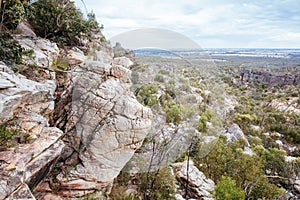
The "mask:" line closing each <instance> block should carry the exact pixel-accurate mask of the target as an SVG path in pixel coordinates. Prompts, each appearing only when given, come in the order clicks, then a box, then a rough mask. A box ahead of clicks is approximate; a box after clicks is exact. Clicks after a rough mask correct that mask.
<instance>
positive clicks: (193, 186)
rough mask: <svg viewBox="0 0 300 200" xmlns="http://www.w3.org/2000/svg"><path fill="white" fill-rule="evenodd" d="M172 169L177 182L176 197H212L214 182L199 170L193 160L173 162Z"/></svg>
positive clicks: (210, 198)
mask: <svg viewBox="0 0 300 200" xmlns="http://www.w3.org/2000/svg"><path fill="white" fill-rule="evenodd" d="M172 169H173V172H174V175H175V177H176V179H177V181H178V183H179V188H178V189H177V192H179V194H177V195H176V199H203V200H213V199H214V197H213V195H212V191H213V190H214V189H215V183H214V182H213V180H211V179H209V178H207V177H206V176H205V175H204V174H203V173H202V172H201V171H199V169H198V168H197V167H196V166H195V165H194V162H193V161H191V160H190V161H189V162H188V161H184V162H181V163H174V164H172ZM187 183H188V184H187ZM186 185H187V188H186ZM186 191H187V192H186ZM183 197H184V198H183Z"/></svg>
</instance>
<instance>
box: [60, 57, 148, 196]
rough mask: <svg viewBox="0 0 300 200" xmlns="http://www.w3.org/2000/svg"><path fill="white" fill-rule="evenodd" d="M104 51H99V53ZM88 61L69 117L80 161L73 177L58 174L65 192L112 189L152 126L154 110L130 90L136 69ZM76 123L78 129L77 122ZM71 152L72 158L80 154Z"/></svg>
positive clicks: (78, 73) (76, 76) (77, 74)
mask: <svg viewBox="0 0 300 200" xmlns="http://www.w3.org/2000/svg"><path fill="white" fill-rule="evenodd" d="M99 55H100V56H101V55H104V54H98V56H99ZM107 58H109V57H108V56H107V55H105V58H99V57H98V58H95V59H96V60H98V61H86V62H85V63H84V64H83V65H82V66H80V67H78V68H77V69H76V70H75V71H74V73H73V82H74V87H73V90H72V91H73V99H72V113H71V117H70V120H69V122H68V125H67V126H68V127H69V128H68V129H69V130H73V131H70V132H69V134H68V135H69V138H73V139H74V138H76V139H75V140H74V142H73V143H72V144H71V145H70V146H69V149H70V148H72V149H73V150H75V151H74V152H73V153H71V154H73V155H74V153H75V154H77V155H78V160H80V163H77V164H76V169H71V170H70V172H69V176H68V177H67V178H61V177H59V176H58V177H57V178H58V179H59V182H60V189H61V192H60V194H61V195H62V196H68V197H70V196H73V197H74V196H81V195H82V191H83V190H85V191H88V192H95V191H106V192H107V191H109V189H110V187H111V185H112V182H113V179H114V178H116V177H117V175H118V174H119V172H120V171H121V169H122V168H123V167H124V165H125V164H126V163H127V162H128V161H129V159H130V158H131V157H132V155H133V154H134V152H135V150H136V149H138V148H139V147H140V146H141V144H142V142H143V140H144V138H145V136H146V135H147V133H148V132H149V130H150V128H151V118H152V113H151V110H150V109H148V108H146V107H143V106H142V105H141V104H140V103H138V102H137V100H136V99H135V98H134V96H133V94H132V92H131V91H130V87H131V81H130V74H131V72H130V70H128V69H127V68H124V67H123V66H120V65H110V64H108V63H110V62H112V60H110V61H109V62H106V63H105V62H103V61H105V59H107ZM74 125H75V130H74V129H73V128H72V126H74ZM73 155H68V158H67V160H66V162H71V161H70V160H72V159H74V156H73Z"/></svg>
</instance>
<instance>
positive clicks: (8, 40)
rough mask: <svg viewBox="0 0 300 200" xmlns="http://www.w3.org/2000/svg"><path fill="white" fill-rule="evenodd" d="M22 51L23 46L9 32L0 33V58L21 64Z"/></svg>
mask: <svg viewBox="0 0 300 200" xmlns="http://www.w3.org/2000/svg"><path fill="white" fill-rule="evenodd" d="M24 52H25V50H24V48H22V47H21V45H20V44H19V42H18V41H17V40H15V39H14V38H13V37H12V36H11V35H10V34H9V33H0V60H2V61H4V62H8V63H16V64H21V63H22V55H23V54H24Z"/></svg>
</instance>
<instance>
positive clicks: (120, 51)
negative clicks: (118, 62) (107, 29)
mask: <svg viewBox="0 0 300 200" xmlns="http://www.w3.org/2000/svg"><path fill="white" fill-rule="evenodd" d="M113 52H114V56H115V57H122V56H125V57H128V58H130V59H133V58H134V53H133V51H130V50H127V49H124V48H123V47H122V46H121V44H120V43H119V42H117V43H116V45H115V46H114V47H113Z"/></svg>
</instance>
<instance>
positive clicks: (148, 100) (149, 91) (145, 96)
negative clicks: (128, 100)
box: [135, 84, 158, 107]
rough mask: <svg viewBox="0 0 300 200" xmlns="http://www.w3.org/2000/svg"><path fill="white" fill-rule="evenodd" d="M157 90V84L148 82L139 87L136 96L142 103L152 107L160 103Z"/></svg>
mask: <svg viewBox="0 0 300 200" xmlns="http://www.w3.org/2000/svg"><path fill="white" fill-rule="evenodd" d="M157 92H158V86H157V85H153V84H147V85H143V86H141V87H139V88H138V89H137V90H136V91H135V96H136V97H137V100H138V101H139V102H140V103H141V104H143V105H144V106H149V107H151V106H154V105H156V104H158V97H157Z"/></svg>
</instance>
